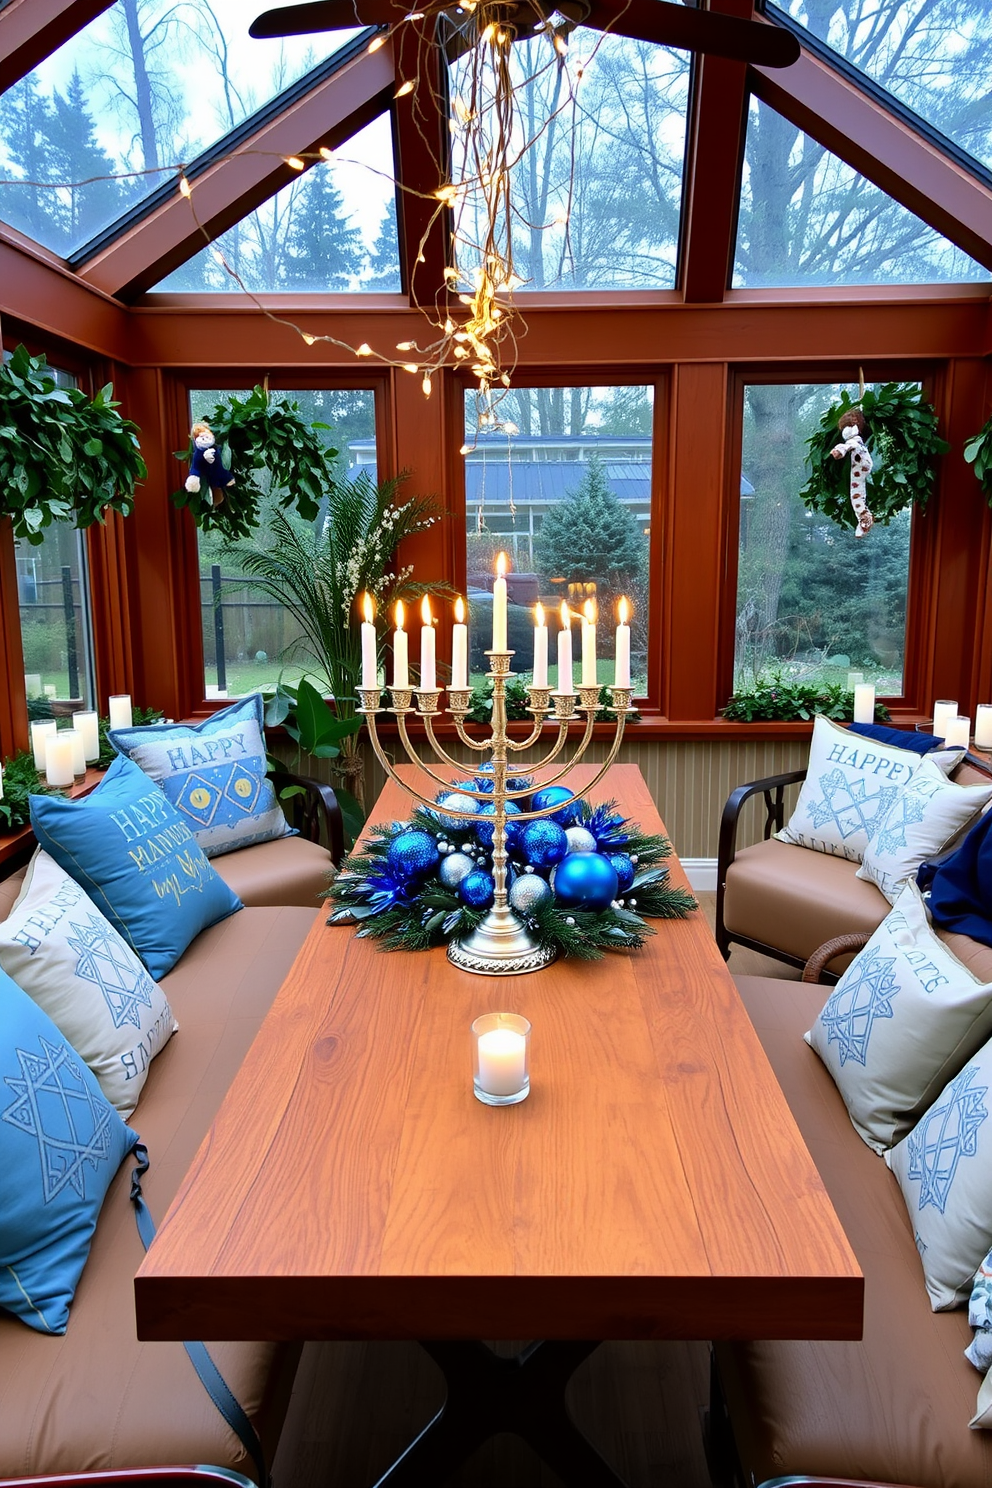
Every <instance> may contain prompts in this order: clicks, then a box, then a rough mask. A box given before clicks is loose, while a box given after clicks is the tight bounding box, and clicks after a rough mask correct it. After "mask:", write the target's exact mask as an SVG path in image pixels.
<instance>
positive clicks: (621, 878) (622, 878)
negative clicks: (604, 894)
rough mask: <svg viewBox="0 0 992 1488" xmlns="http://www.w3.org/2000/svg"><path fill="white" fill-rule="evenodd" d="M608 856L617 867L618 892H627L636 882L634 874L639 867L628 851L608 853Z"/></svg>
mask: <svg viewBox="0 0 992 1488" xmlns="http://www.w3.org/2000/svg"><path fill="white" fill-rule="evenodd" d="M607 857H608V858H609V860H610V862H611V863H612V864H613V867H614V868H615V869H616V875H617V893H618V894H626V892H627V890H628V889H629V888H630V886H631V884H632V883H633V882H634V876H635V874H636V873H637V869H636V868H635V866H634V864H633V863H632V862H631V861H630V859H629V858H628V856H627V854H626V853H607Z"/></svg>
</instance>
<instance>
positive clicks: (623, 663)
mask: <svg viewBox="0 0 992 1488" xmlns="http://www.w3.org/2000/svg"><path fill="white" fill-rule="evenodd" d="M617 612H618V614H619V616H620V624H619V625H618V626H617V654H616V662H615V665H614V668H613V685H614V687H629V686H630V626H629V625H628V624H627V620H628V617H629V614H630V609H629V606H628V604H627V601H626V599H624V598H623V596H621V598H620V603H619V604H618V605H617Z"/></svg>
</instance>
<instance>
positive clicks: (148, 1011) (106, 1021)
mask: <svg viewBox="0 0 992 1488" xmlns="http://www.w3.org/2000/svg"><path fill="white" fill-rule="evenodd" d="M0 966H2V967H3V969H4V971H5V972H6V973H7V975H8V976H10V977H12V978H13V980H14V981H15V982H16V983H17V985H18V986H19V987H20V988H21V989H22V990H23V991H25V992H26V993H27V994H28V996H29V997H31V998H32V999H33V1000H34V1001H35V1002H36V1003H37V1004H38V1006H39V1007H41V1008H44V1010H45V1012H46V1013H47V1014H48V1016H49V1017H50V1018H51V1020H52V1022H53V1023H55V1024H56V1026H57V1027H58V1028H59V1029H60V1030H61V1031H62V1033H63V1034H64V1035H65V1037H66V1038H67V1039H68V1040H69V1042H70V1044H71V1045H72V1047H73V1048H74V1049H75V1050H76V1051H77V1053H79V1054H81V1055H82V1057H83V1058H84V1059H85V1061H86V1063H87V1064H88V1065H89V1067H90V1069H91V1070H92V1071H93V1073H94V1075H96V1077H97V1079H98V1080H99V1082H100V1088H101V1090H102V1091H103V1093H104V1095H105V1096H106V1097H107V1099H108V1100H109V1101H110V1102H111V1103H112V1104H113V1105H115V1106H116V1107H117V1109H118V1111H119V1112H120V1113H121V1115H122V1116H124V1117H127V1116H130V1114H131V1112H132V1111H133V1110H134V1108H135V1106H136V1105H137V1102H138V1096H139V1094H140V1092H141V1087H142V1086H143V1085H144V1083H145V1077H146V1075H147V1073H148V1066H149V1064H150V1063H151V1061H152V1059H153V1058H154V1057H155V1055H156V1054H157V1053H158V1052H159V1050H160V1049H163V1048H164V1047H165V1045H166V1043H167V1042H168V1041H169V1039H170V1038H171V1036H172V1034H173V1033H174V1032H175V1029H176V1021H175V1019H174V1018H173V1016H172V1009H171V1008H170V1007H169V1003H168V1001H167V999H166V996H165V993H164V992H163V991H162V989H161V987H159V985H158V983H157V982H153V981H152V979H151V977H150V976H149V975H148V972H147V971H146V970H145V968H144V967H143V966H142V964H141V962H140V961H139V960H138V958H137V956H136V955H135V954H134V952H133V951H132V950H131V948H130V946H129V945H127V944H126V943H125V941H124V940H122V939H121V937H120V935H118V933H117V931H116V930H115V929H114V927H113V925H111V923H110V921H109V920H108V919H106V918H105V917H104V916H103V915H102V914H101V913H100V911H99V910H98V909H97V907H96V905H95V904H94V903H93V901H92V899H90V898H88V896H87V894H86V892H85V890H84V889H83V888H82V887H81V886H80V885H79V884H78V883H76V881H75V879H73V878H70V876H69V874H68V873H66V871H65V869H63V868H60V867H59V865H58V863H56V861H55V859H54V858H51V857H49V855H48V853H46V852H43V851H42V850H41V848H39V849H38V851H37V852H36V853H35V855H34V857H33V858H32V859H31V863H30V866H29V868H28V872H27V875H26V877H25V880H24V887H23V888H22V889H21V892H20V895H19V896H18V899H17V902H16V904H15V905H14V907H13V909H12V910H11V912H10V915H9V917H8V918H7V919H6V920H4V921H3V923H2V924H0Z"/></svg>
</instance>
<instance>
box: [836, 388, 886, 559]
mask: <svg viewBox="0 0 992 1488" xmlns="http://www.w3.org/2000/svg"><path fill="white" fill-rule="evenodd" d="M837 427H838V429H839V430H840V436H841V443H840V444H835V445H834V447H833V449H832V450H831V451H830V453H831V455H833V457H834V459H835V460H843V459H846V458H847V456H848V455H849V456H850V458H851V486H850V491H851V507H852V509H853V511H854V517H855V522H856V524H857V525H856V527H855V532H854V535H855V537H867V536H868V533H869V532H870V531H871V529H872V527H873V526H874V523H875V519H874V517H873V516H872V514H871V512H870V511H869V510H868V498H867V493H866V489H865V482H866V481H867V479H868V477H869V475H870V474H871V470H872V463H871V455H870V454H869V453H868V448H867V445H866V444H865V441H864V432H865V419H864V414H863V413H861V412H859V410H858V409H857V408H849V409H847V410H846V412H844V413H842V414H841V416H840V418H839V419H838V420H837Z"/></svg>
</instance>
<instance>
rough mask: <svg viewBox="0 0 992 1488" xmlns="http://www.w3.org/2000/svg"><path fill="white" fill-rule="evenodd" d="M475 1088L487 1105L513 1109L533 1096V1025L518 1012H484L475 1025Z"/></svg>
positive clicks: (477, 1097)
mask: <svg viewBox="0 0 992 1488" xmlns="http://www.w3.org/2000/svg"><path fill="white" fill-rule="evenodd" d="M472 1044H473V1060H474V1077H473V1089H474V1092H475V1096H476V1099H477V1100H480V1101H482V1102H483V1104H484V1105H487V1106H513V1105H516V1104H517V1102H518V1101H522V1100H526V1098H527V1096H528V1094H529V1093H530V1068H529V1054H530V1024H529V1023H528V1021H527V1019H526V1018H522V1017H521V1016H520V1014H519V1013H485V1014H483V1016H482V1017H481V1018H476V1020H475V1022H474V1023H473V1024H472Z"/></svg>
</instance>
